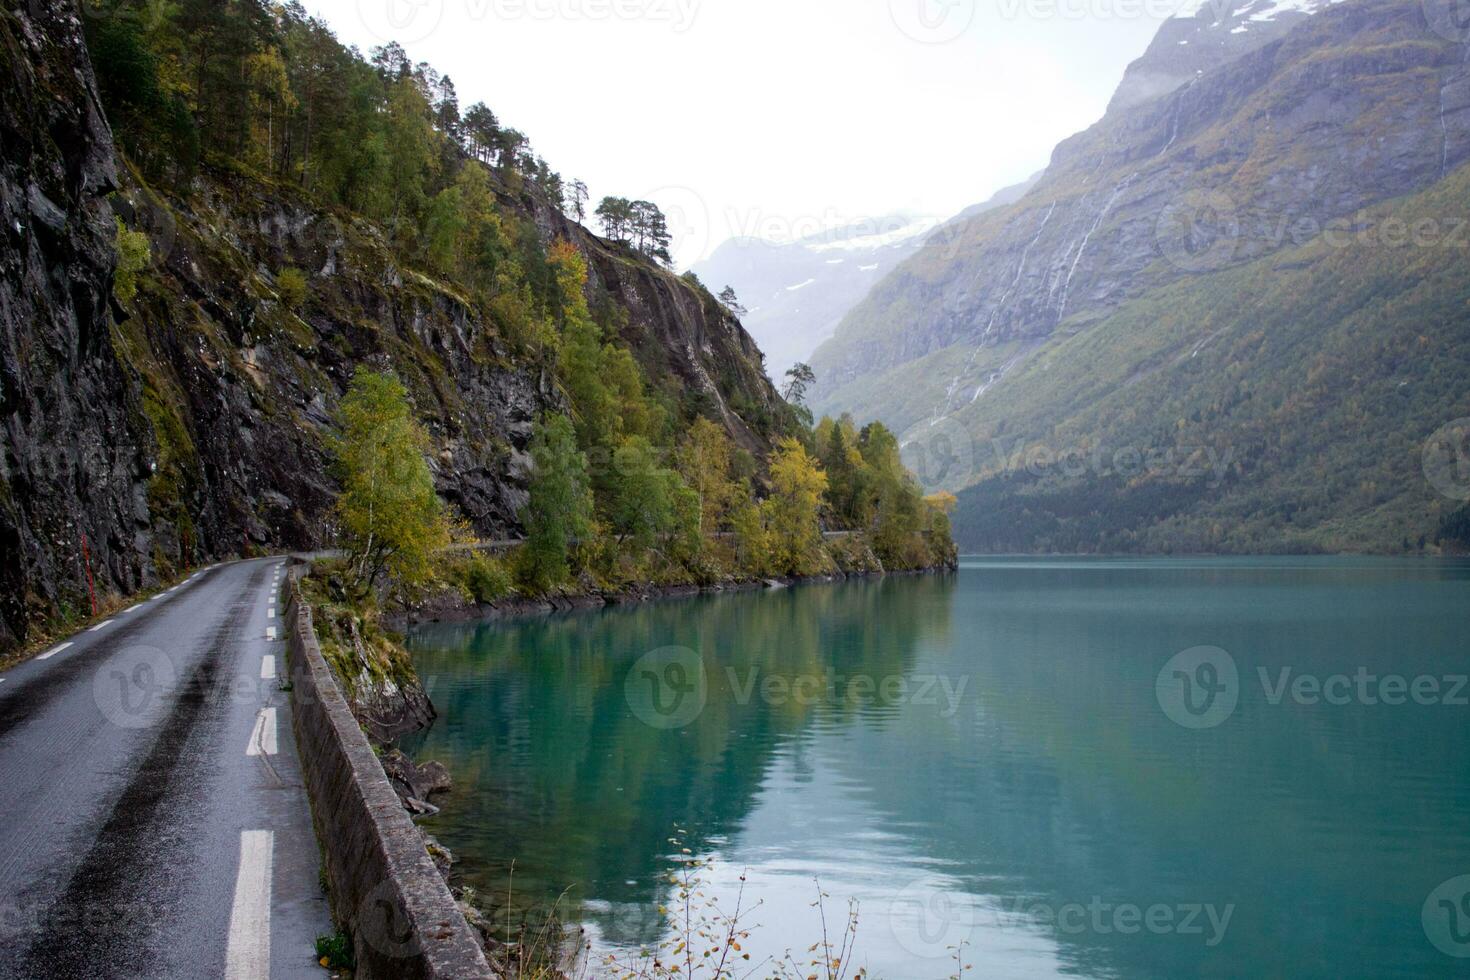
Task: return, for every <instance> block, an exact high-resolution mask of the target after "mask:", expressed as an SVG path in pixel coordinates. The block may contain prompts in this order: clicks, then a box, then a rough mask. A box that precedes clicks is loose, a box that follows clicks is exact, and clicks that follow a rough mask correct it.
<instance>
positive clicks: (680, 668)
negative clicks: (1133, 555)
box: [407, 558, 1470, 978]
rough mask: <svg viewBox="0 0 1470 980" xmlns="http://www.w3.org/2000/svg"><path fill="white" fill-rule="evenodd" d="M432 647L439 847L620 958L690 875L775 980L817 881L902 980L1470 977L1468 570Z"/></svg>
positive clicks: (1157, 563)
mask: <svg viewBox="0 0 1470 980" xmlns="http://www.w3.org/2000/svg"><path fill="white" fill-rule="evenodd" d="M409 645H410V647H411V649H412V650H413V652H414V656H415V659H416V662H417V664H418V667H419V670H420V673H421V674H422V675H423V676H424V677H425V678H426V680H427V682H428V683H429V684H430V685H431V694H432V697H433V700H434V702H435V704H436V705H437V706H438V709H439V712H440V715H441V717H440V719H439V721H438V722H437V723H436V724H435V725H434V727H433V728H432V729H431V730H430V731H429V732H428V733H426V734H425V735H423V736H422V737H420V738H418V739H416V740H415V741H414V742H413V743H412V744H410V745H409V746H407V748H409V749H410V750H411V751H412V752H413V753H414V754H415V755H416V757H418V758H421V759H428V758H433V759H438V760H440V761H441V762H443V763H445V764H446V765H447V766H448V767H449V768H450V770H451V772H452V773H453V774H454V777H455V781H456V783H455V788H454V790H453V791H452V792H451V793H450V794H448V795H446V796H444V797H442V798H440V799H439V800H438V802H439V803H441V804H442V806H443V812H442V813H441V814H440V815H438V816H436V817H434V818H432V819H430V820H427V821H425V822H424V826H425V828H426V829H427V830H429V831H430V832H431V833H433V834H435V835H436V836H437V837H438V838H439V839H440V840H441V841H442V842H443V843H444V844H445V845H447V846H448V847H449V848H450V849H451V850H453V851H454V852H455V853H456V854H457V855H458V856H459V857H460V858H461V860H462V862H463V865H462V871H463V873H464V877H465V880H467V881H468V882H470V883H472V884H473V885H474V886H475V887H476V888H477V889H478V890H479V891H480V892H481V893H482V894H486V895H495V896H506V895H507V894H508V893H509V895H510V901H509V907H510V908H512V909H516V910H519V911H517V912H515V913H512V918H515V917H519V916H528V917H531V918H534V917H536V916H538V915H541V914H543V913H544V910H545V909H546V908H548V907H551V906H553V905H555V906H556V907H557V909H558V915H559V916H561V917H562V918H564V919H569V920H571V921H575V922H580V923H581V924H582V925H583V926H584V927H585V928H586V929H587V931H588V935H589V936H590V937H591V939H592V941H593V943H594V946H595V948H596V951H597V955H598V956H602V955H605V954H608V953H612V954H614V955H621V956H625V957H631V956H632V955H633V953H632V951H634V950H636V949H638V948H639V947H643V946H651V945H653V944H656V943H658V942H659V941H660V939H661V938H664V937H666V936H667V935H668V933H667V927H666V925H665V922H664V919H663V917H662V916H660V914H659V912H658V907H659V906H660V905H661V904H664V905H666V904H668V903H670V899H671V896H670V890H669V885H668V883H667V880H666V878H667V875H668V874H669V873H670V871H671V870H672V869H674V868H676V867H677V865H678V862H679V860H680V855H681V853H682V849H684V848H687V849H689V851H690V852H691V853H692V854H694V855H696V856H700V857H705V858H709V859H712V860H713V861H714V864H713V866H712V867H711V868H709V869H708V870H707V871H706V872H704V874H703V883H704V891H705V893H706V894H707V896H708V900H709V901H710V902H712V903H714V904H715V905H717V906H719V907H720V908H722V909H723V910H725V911H726V912H729V911H730V910H731V909H732V908H733V906H734V903H735V900H736V897H737V892H738V891H739V889H740V888H741V884H740V882H739V878H740V877H741V876H742V875H743V876H744V878H745V882H744V886H743V888H744V892H743V895H742V896H741V897H740V901H741V902H742V904H743V906H745V907H749V906H751V905H752V904H755V903H758V905H757V906H756V908H755V911H754V912H753V913H751V916H750V918H749V919H748V920H746V921H747V923H748V924H749V925H750V927H751V931H752V934H751V936H750V938H749V940H748V941H747V942H745V943H744V944H743V947H744V951H745V952H750V953H752V955H753V960H752V962H754V963H759V962H760V961H761V960H762V959H763V958H765V957H767V956H774V957H779V956H780V955H781V954H782V952H783V951H784V950H786V949H788V948H790V949H793V950H797V951H804V950H805V949H806V948H807V947H808V946H810V945H811V943H813V942H815V941H816V940H817V939H819V938H820V936H821V923H820V918H819V910H818V909H816V908H814V907H813V905H812V903H813V901H814V899H815V897H816V888H817V885H816V882H817V881H819V882H820V888H821V890H822V892H823V893H825V894H826V895H827V896H828V897H827V898H826V899H824V903H823V905H824V909H825V912H826V915H827V918H828V921H829V926H832V927H834V928H833V931H834V932H835V931H837V928H840V920H842V919H843V918H844V917H845V915H846V909H847V906H848V902H849V900H854V901H856V903H857V922H858V927H857V943H856V951H855V956H854V958H853V960H852V962H853V963H854V964H855V965H862V966H866V967H867V968H868V970H869V972H870V974H871V975H873V976H881V977H889V978H910V977H912V978H924V977H945V976H950V975H953V974H954V973H955V972H956V966H955V962H954V955H955V949H956V948H959V949H960V952H961V955H962V957H963V960H964V963H966V964H973V966H974V970H973V971H971V972H969V973H968V974H967V975H970V976H976V977H1056V976H1085V977H1160V978H1163V977H1171V978H1172V977H1188V976H1208V977H1241V976H1247V977H1345V976H1364V977H1367V976H1373V977H1388V976H1465V975H1470V878H1464V879H1461V880H1457V879H1460V876H1467V875H1470V757H1467V750H1470V688H1467V687H1466V686H1465V681H1464V678H1465V675H1467V674H1470V562H1463V561H1440V562H1430V561H1410V560H1405V561H1397V560H1389V559H1370V558H1330V559H1326V558H1324V559H1303V558H1293V559H1208V560H1207V559H1199V560H1164V559H1156V560H1149V559H1140V560H1048V559H967V560H965V561H964V562H963V563H962V568H961V570H960V571H959V573H958V574H956V575H952V576H946V577H922V578H894V579H888V580H884V581H869V582H855V583H843V584H835V585H812V586H802V587H797V588H791V589H783V590H776V591H768V592H761V593H750V594H740V595H732V596H721V597H713V598H699V599H692V600H683V601H669V602H662V603H656V604H652V605H646V606H640V607H632V608H620V609H612V610H607V611H597V612H590V613H585V614H573V615H566V616H556V617H549V618H538V619H527V620H515V621H505V622H494V623H484V624H469V625H430V626H425V627H420V628H418V629H416V630H415V631H414V632H413V633H412V634H411V636H410V637H409ZM512 866H513V867H514V872H513V874H512ZM596 962H597V961H596V960H594V967H595V964H596ZM592 972H593V973H594V974H596V973H597V972H598V970H597V969H596V968H594V969H593V971H592ZM757 975H763V974H760V973H758V974H757Z"/></svg>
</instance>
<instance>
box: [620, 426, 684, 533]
mask: <svg viewBox="0 0 1470 980" xmlns="http://www.w3.org/2000/svg"><path fill="white" fill-rule="evenodd" d="M671 477H672V479H671ZM677 482H678V477H677V476H676V475H675V474H673V473H672V472H670V471H669V470H666V469H664V468H662V467H660V466H659V465H658V456H657V453H656V450H655V449H654V448H653V445H652V444H651V443H650V442H649V441H648V440H647V439H645V438H644V437H642V436H629V437H628V438H627V439H625V440H623V444H622V445H621V446H619V447H618V451H617V452H616V453H615V454H614V456H613V465H612V474H611V479H610V480H609V492H608V503H607V517H608V523H609V524H610V525H611V527H612V530H613V533H614V534H616V535H617V536H618V543H619V544H620V545H621V544H622V543H623V542H625V541H631V542H632V543H633V544H634V545H635V546H636V547H637V548H638V549H639V550H640V551H646V550H648V549H649V548H652V547H654V546H655V545H656V544H657V543H658V540H659V538H660V536H662V535H664V534H666V533H668V532H669V531H670V530H671V529H672V527H673V524H674V516H675V515H674V500H673V495H672V491H673V489H674V485H675V483H677Z"/></svg>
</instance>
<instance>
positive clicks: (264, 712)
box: [245, 708, 277, 757]
mask: <svg viewBox="0 0 1470 980" xmlns="http://www.w3.org/2000/svg"><path fill="white" fill-rule="evenodd" d="M276 745H277V742H276V709H275V708H261V709H260V714H258V715H256V716H255V727H254V728H252V729H251V730H250V744H249V745H247V746H245V755H246V756H247V757H251V756H257V755H275V754H276Z"/></svg>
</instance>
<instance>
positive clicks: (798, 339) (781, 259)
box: [694, 177, 1036, 380]
mask: <svg viewBox="0 0 1470 980" xmlns="http://www.w3.org/2000/svg"><path fill="white" fill-rule="evenodd" d="M1035 180H1036V178H1035V177H1032V178H1030V179H1029V180H1026V181H1024V182H1022V183H1020V184H1016V185H1014V186H1012V187H1006V188H1003V189H1002V190H1000V191H997V192H996V193H995V194H994V195H993V196H992V197H991V198H990V199H989V200H987V201H985V202H984V203H982V204H976V205H974V206H972V207H970V208H967V209H966V210H965V211H964V212H963V213H962V214H960V215H957V216H956V217H955V218H952V219H950V221H948V222H944V223H943V224H938V225H936V223H935V222H933V221H930V220H928V219H920V218H913V217H910V216H906V215H894V216H891V217H886V218H877V219H873V220H869V221H862V222H858V223H857V224H854V225H850V226H848V227H844V228H836V229H830V230H828V231H825V232H822V233H820V234H817V235H812V236H810V237H808V238H803V239H801V240H799V241H795V242H790V243H777V242H769V241H765V240H763V239H759V238H734V239H731V240H730V241H727V242H725V243H724V244H723V245H721V246H720V247H719V248H717V249H715V253H714V254H713V255H711V256H710V257H709V258H708V259H706V260H705V261H703V262H701V263H699V264H698V265H696V266H694V273H695V274H696V275H698V276H699V278H700V279H701V280H703V281H704V282H705V283H706V284H707V285H708V286H709V287H710V288H711V289H713V290H716V291H719V290H721V289H723V288H724V287H725V286H730V287H732V288H734V290H735V292H736V294H737V295H738V296H739V298H740V300H741V302H742V303H743V304H744V305H745V306H747V307H748V308H749V309H748V312H746V313H745V314H744V315H743V316H742V317H741V322H742V323H743V324H744V326H745V328H746V329H747V330H749V331H750V333H751V336H753V337H754V338H755V340H756V343H757V344H759V345H760V348H761V350H762V351H764V352H765V353H766V355H767V364H766V368H767V371H769V373H770V375H771V377H772V378H775V379H778V380H779V379H780V378H781V377H782V376H783V375H785V373H786V369H787V368H789V367H791V366H792V365H793V364H795V363H797V362H798V361H806V360H809V359H810V358H811V356H812V352H813V351H815V350H816V349H817V347H818V345H820V344H821V343H822V342H823V341H825V340H827V338H829V337H831V336H832V334H833V332H834V331H835V330H836V329H837V325H838V324H839V323H841V322H842V319H843V317H845V316H846V315H847V313H848V312H849V311H850V310H852V309H853V307H855V306H857V305H858V303H860V302H861V301H862V300H863V298H864V297H865V296H867V294H868V292H869V290H871V289H872V288H873V286H874V285H875V284H877V283H879V282H881V281H882V280H883V278H884V277H885V276H887V275H888V274H889V273H890V272H892V271H893V269H894V268H895V267H896V266H897V265H898V264H899V263H901V262H903V261H905V260H906V259H908V258H910V257H912V256H913V255H914V254H915V253H916V252H918V250H919V249H920V248H921V247H922V245H923V243H924V239H925V238H926V237H927V236H929V235H930V234H935V233H942V230H943V229H944V228H945V227H946V226H948V225H952V224H955V223H956V222H960V221H965V220H968V219H970V218H972V217H974V216H975V215H978V214H983V213H984V212H986V211H991V210H994V209H996V208H1000V207H1005V206H1006V205H1010V204H1014V203H1015V202H1016V201H1018V200H1020V199H1021V198H1022V197H1023V196H1024V195H1025V193H1026V191H1028V190H1029V189H1030V188H1031V185H1032V184H1033V183H1034V182H1035Z"/></svg>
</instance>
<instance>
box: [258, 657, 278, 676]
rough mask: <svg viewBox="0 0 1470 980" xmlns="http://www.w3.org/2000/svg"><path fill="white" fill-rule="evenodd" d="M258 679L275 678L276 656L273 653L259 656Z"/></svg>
mask: <svg viewBox="0 0 1470 980" xmlns="http://www.w3.org/2000/svg"><path fill="white" fill-rule="evenodd" d="M260 679H261V680H263V681H273V680H275V679H276V658H275V655H274V654H270V653H268V654H266V655H265V656H264V657H261V658H260Z"/></svg>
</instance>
